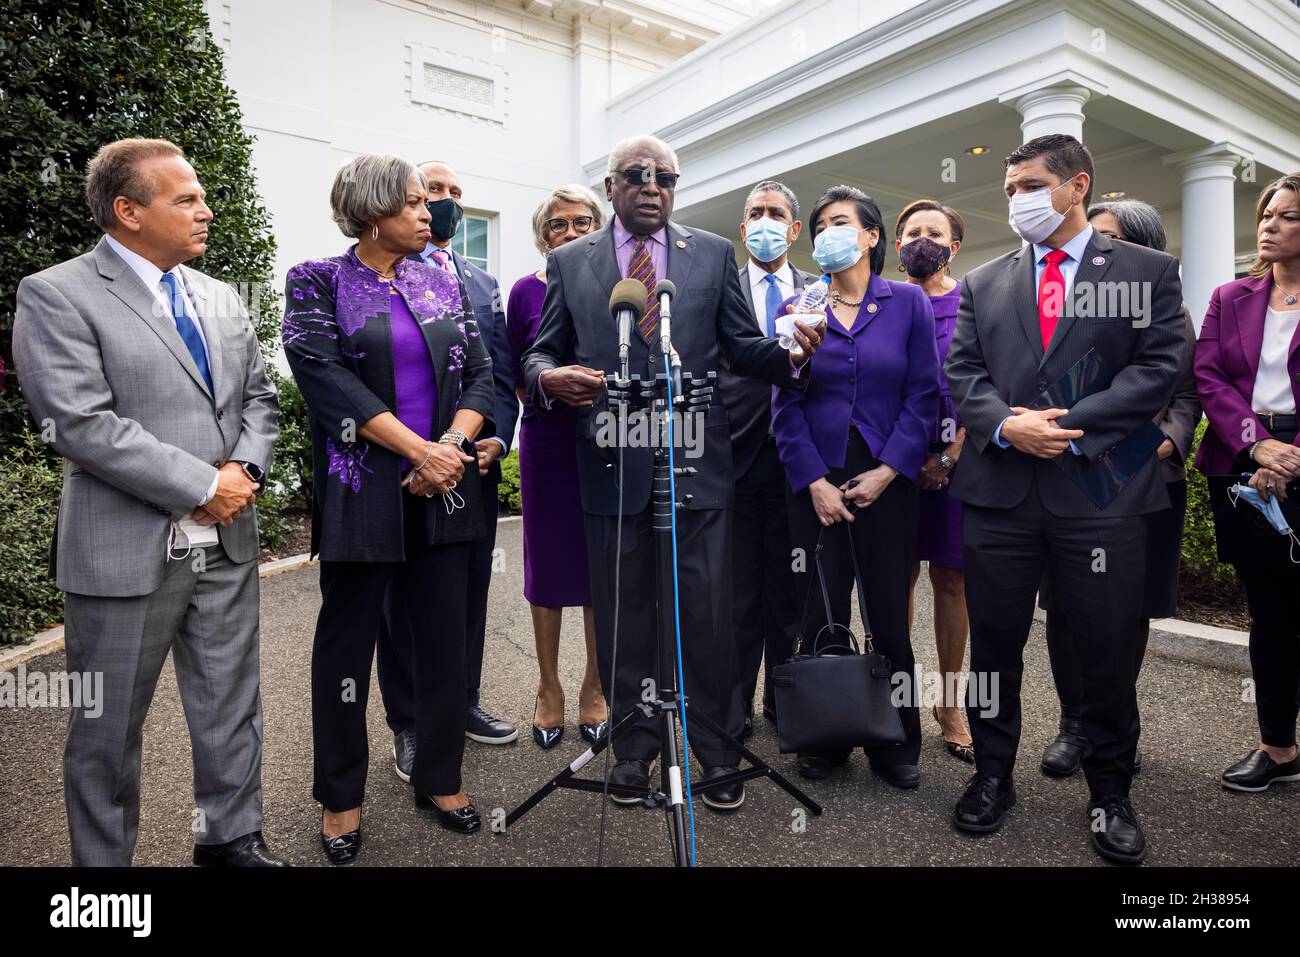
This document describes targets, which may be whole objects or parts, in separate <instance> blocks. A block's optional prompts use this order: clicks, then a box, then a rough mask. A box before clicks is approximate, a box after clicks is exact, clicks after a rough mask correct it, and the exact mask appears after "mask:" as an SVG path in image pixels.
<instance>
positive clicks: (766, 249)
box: [745, 216, 790, 263]
mask: <svg viewBox="0 0 1300 957" xmlns="http://www.w3.org/2000/svg"><path fill="white" fill-rule="evenodd" d="M786 232H787V227H786V225H785V223H778V222H777V221H776V220H775V219H768V218H767V217H766V216H764V217H763V218H762V219H754V220H750V221H749V222H748V223H746V224H745V248H746V249H748V250H749V254H750V255H751V256H753V257H754V258H755V259H757V260H758V261H759V262H761V263H770V262H772V261H773V260H775V259H780V258H781V256H782V255H783V254H784V253H785V251H786V250H787V249H789V248H790V241H789V240H788V239H786V238H785V234H786Z"/></svg>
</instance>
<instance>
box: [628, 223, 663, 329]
mask: <svg viewBox="0 0 1300 957" xmlns="http://www.w3.org/2000/svg"><path fill="white" fill-rule="evenodd" d="M627 278H628V279H635V280H637V281H638V282H640V283H641V285H643V286H645V292H646V309H645V315H643V316H642V317H641V321H640V322H639V323H637V330H638V331H639V332H640V333H641V338H642V339H644V340H645V341H646V344H647V345H652V344H653V343H654V340H655V337H656V336H658V335H659V300H658V299H655V300H653V301H651V300H650V298H649V297H650V291H651V290H652V289H654V287H655V283H656V281H657V280H656V279H655V264H654V260H653V259H651V258H650V242H649V239H648V237H645V236H638V237H637V240H636V245H635V246H634V247H633V248H632V261H631V262H630V263H629V264H628V267H627Z"/></svg>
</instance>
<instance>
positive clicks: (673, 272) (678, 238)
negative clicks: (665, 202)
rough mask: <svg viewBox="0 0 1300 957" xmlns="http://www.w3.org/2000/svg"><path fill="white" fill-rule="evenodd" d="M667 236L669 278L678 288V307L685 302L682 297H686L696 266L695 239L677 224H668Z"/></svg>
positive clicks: (675, 301)
mask: <svg viewBox="0 0 1300 957" xmlns="http://www.w3.org/2000/svg"><path fill="white" fill-rule="evenodd" d="M665 235H666V236H667V237H668V278H669V279H670V280H671V281H672V284H673V285H674V286H676V287H677V299H675V300H674V305H676V303H678V302H683V301H684V299H683V298H682V297H684V296H685V295H686V289H687V285H686V283H687V280H688V279H690V277H691V269H692V267H694V265H695V237H694V236H692V235H691V233H690V231H689V230H687V229H683V228H682V227H680V226H678V225H677V224H676V223H669V224H668V230H667V232H666V233H665ZM660 278H661V279H662V278H663V277H662V276H661V277H660Z"/></svg>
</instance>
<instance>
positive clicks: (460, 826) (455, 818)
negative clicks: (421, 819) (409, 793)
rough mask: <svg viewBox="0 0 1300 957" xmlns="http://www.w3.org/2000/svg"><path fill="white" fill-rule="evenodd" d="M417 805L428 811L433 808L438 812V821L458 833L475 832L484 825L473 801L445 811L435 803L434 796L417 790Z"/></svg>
mask: <svg viewBox="0 0 1300 957" xmlns="http://www.w3.org/2000/svg"><path fill="white" fill-rule="evenodd" d="M415 806H416V807H418V808H420V809H421V810H426V811H427V810H428V809H429V808H432V809H433V810H434V811H436V812H437V816H438V823H439V824H441V825H442V826H443V827H445V828H446V829H447V830H449V831H455V832H456V833H457V834H473V833H474V832H475V831H477V830H479V829H480V828H481V827H482V826H483V819H482V818H481V817H479V816H478V811H476V810H474V804H473V802H472V801H471V802H470V803H469V804H466V805H465V806H464V807H458V808H456V810H454V811H444V810H443V809H442V808H440V807H438V805H436V804H434V803H433V798H431V797H427V796H425V795H423V794H420V793H419V792H417V793H416V795H415Z"/></svg>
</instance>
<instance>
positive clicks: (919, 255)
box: [898, 236, 952, 279]
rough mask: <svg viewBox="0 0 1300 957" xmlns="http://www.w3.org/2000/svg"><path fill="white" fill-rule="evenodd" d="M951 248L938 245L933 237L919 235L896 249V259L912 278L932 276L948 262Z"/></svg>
mask: <svg viewBox="0 0 1300 957" xmlns="http://www.w3.org/2000/svg"><path fill="white" fill-rule="evenodd" d="M951 255H952V249H951V248H950V247H948V246H940V245H939V244H938V243H936V242H935V241H934V240H933V239H930V238H928V237H926V236H921V237H920V238H919V239H913V240H912V241H911V242H910V243H908V244H907V245H905V246H902V247H900V248H899V250H898V260H899V262H901V263H902V264H903V268H904V269H905V270H906V271H907V274H908V275H909V276H911V277H912V278H913V279H926V278H928V277H930V276H933V275H934V274H935V273H937V272H938V271H939V270H940V269H942V268H943V267H944V266H945V265H947V263H948V258H949V257H950V256H951Z"/></svg>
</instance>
